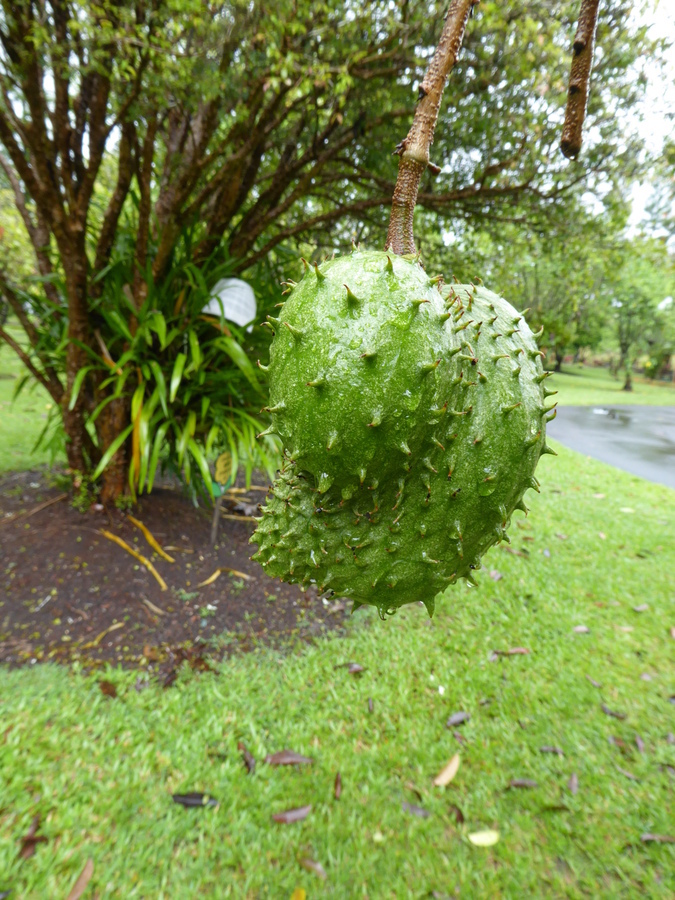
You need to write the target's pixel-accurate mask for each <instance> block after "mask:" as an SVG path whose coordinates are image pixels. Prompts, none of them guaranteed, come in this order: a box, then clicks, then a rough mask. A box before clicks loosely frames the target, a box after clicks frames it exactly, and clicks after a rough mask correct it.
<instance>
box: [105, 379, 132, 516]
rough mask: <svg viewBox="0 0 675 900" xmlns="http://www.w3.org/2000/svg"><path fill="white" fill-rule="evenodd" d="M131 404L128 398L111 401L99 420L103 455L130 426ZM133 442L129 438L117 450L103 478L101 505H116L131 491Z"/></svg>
mask: <svg viewBox="0 0 675 900" xmlns="http://www.w3.org/2000/svg"><path fill="white" fill-rule="evenodd" d="M130 412H131V410H130V404H129V399H128V398H127V397H120V398H119V400H111V401H110V403H109V404H108V405H107V406H106V407H105V409H104V410H103V412H102V413H101V415H100V416H99V418H98V420H97V432H98V438H99V445H100V447H101V455H103V454H104V453H105V452H106V450H107V449H108V447H110V445H111V444H112V442H113V441H114V440H115V438H116V437H118V436H119V435H120V434H121V433H122V432H123V431H124V429H125V428H126V427H127V426H128V425H129V417H130ZM130 446H131V441H130V439H129V438H127V440H126V441H124V443H123V444H122V446H121V447H120V448H119V450H117V452H116V453H115V455H114V456H113V458H112V459H111V460H110V462H109V463H108V465H107V467H106V468H105V470H104V472H103V475H102V476H101V497H100V499H101V503H103V504H109V503H115V502H116V501H117V500H119V499H120V498H121V497H124V496H125V494H127V493H128V491H129V480H128V479H129V464H130V462H131V456H130Z"/></svg>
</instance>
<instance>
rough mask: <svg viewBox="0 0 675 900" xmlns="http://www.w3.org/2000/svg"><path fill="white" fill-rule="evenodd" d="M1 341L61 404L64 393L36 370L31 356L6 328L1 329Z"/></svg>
mask: <svg viewBox="0 0 675 900" xmlns="http://www.w3.org/2000/svg"><path fill="white" fill-rule="evenodd" d="M0 341H4V342H5V343H6V344H7V346H8V347H11V349H12V350H13V351H14V352H15V353H16V355H17V356H18V357H19V359H20V360H21V362H22V363H23V364H24V366H25V367H26V368H27V369H28V371H29V372H30V373H31V375H32V376H33V378H35V379H36V380H37V381H39V382H40V384H41V385H42V387H43V388H44V389H45V390H46V391H47V393H48V394H49V396H50V397H51V398H52V400H53V401H54V403H60V402H61V399H62V397H63V391H61V393H60V394H58V393H57V392H56V391H55V390H54V387H53V385H52V384H50V382H49V381H48V380H47V378H45V376H44V375H43V374H42V372H40V370H39V369H36V368H35V366H34V365H33V362H32V361H31V358H30V356H28V354H27V353H26V352H25V350H23V349H22V347H21V346H20V345H19V344H18V343H17V342H16V341H15V340H14V338H13V337H12V336H11V334H8V333H7V332H6V331H5V329H4V328H0Z"/></svg>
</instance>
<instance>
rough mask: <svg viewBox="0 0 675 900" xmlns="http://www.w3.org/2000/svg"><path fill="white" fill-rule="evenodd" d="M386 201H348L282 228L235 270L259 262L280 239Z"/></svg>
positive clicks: (246, 267) (249, 266) (286, 238)
mask: <svg viewBox="0 0 675 900" xmlns="http://www.w3.org/2000/svg"><path fill="white" fill-rule="evenodd" d="M386 202H387V198H386V197H371V198H370V199H369V200H357V201H355V202H354V203H349V204H347V205H346V206H339V207H336V208H335V209H331V210H330V211H329V212H325V213H321V214H320V215H318V216H313V217H312V218H311V219H305V221H304V222H300V223H299V224H298V225H293V226H290V227H288V228H284V229H283V230H282V231H280V232H278V233H277V234H275V235H274V237H273V238H270V240H269V241H267V243H266V244H265V245H264V246H263V247H261V248H260V250H257V251H256V252H255V253H253V254H252V255H251V256H248V257H246V259H242V260H241V262H239V263H237V266H236V268H235V270H234V271H235V272H243V271H245V270H246V269H250V268H251V266H253V265H255V263H257V262H259V261H260V260H261V259H264V258H265V257H266V256H267V254H268V253H269V252H270V250H273V249H274V248H275V247H276V246H277V245H278V244H281V243H282V241H286V240H288V238H291V237H295V235H297V234H303V233H304V232H306V231H311V230H312V229H313V228H316V227H317V226H318V225H325V224H328V223H330V222H335V221H336V220H337V219H341V218H342V217H343V216H348V215H350V214H352V213H362V212H364V211H365V210H367V209H372V208H373V207H375V206H384V205H385V204H386Z"/></svg>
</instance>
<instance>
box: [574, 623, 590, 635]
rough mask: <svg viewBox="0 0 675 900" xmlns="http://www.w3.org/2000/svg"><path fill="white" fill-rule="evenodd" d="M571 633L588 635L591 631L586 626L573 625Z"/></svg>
mask: <svg viewBox="0 0 675 900" xmlns="http://www.w3.org/2000/svg"><path fill="white" fill-rule="evenodd" d="M572 631H574V632H575V633H576V634H590V631H591V629H590V628H588V627H587V626H586V625H575V626H574V628H573V629H572Z"/></svg>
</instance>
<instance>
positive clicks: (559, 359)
mask: <svg viewBox="0 0 675 900" xmlns="http://www.w3.org/2000/svg"><path fill="white" fill-rule="evenodd" d="M553 354H554V356H555V366H554V371H556V372H562V364H563V360H564V359H565V354H564V352H563V351H562V350H560V349H559V348H558V347H555V348H554V350H553Z"/></svg>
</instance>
